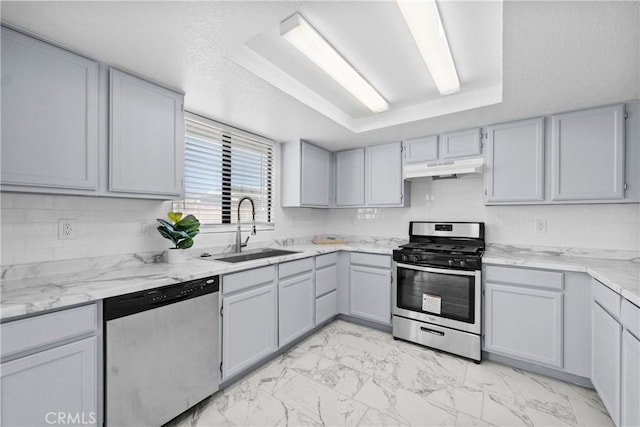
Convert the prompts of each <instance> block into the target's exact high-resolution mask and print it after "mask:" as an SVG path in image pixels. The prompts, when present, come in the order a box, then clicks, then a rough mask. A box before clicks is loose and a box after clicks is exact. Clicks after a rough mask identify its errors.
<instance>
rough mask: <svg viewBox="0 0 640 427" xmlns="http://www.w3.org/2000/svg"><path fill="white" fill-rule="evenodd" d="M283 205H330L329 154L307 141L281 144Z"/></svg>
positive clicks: (321, 206) (319, 206)
mask: <svg viewBox="0 0 640 427" xmlns="http://www.w3.org/2000/svg"><path fill="white" fill-rule="evenodd" d="M280 150H281V157H280V170H281V176H280V189H281V196H280V201H281V205H282V207H316V208H327V207H329V198H330V191H329V189H330V183H331V171H332V169H331V168H332V165H331V153H330V152H329V151H327V150H325V149H322V148H320V147H316V146H315V145H311V144H309V143H308V142H306V141H302V140H295V141H290V142H286V143H283V144H281V145H280Z"/></svg>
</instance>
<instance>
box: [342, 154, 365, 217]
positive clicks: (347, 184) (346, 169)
mask: <svg viewBox="0 0 640 427" xmlns="http://www.w3.org/2000/svg"><path fill="white" fill-rule="evenodd" d="M364 151H365V149H364V148H355V149H353V150H345V151H338V152H337V153H335V162H336V180H335V195H336V196H335V197H336V206H338V207H352V206H363V205H364V187H365V183H364V182H365V179H364V178H365V177H364V170H365V167H364V157H365V156H364Z"/></svg>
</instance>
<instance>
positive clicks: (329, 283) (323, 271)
mask: <svg viewBox="0 0 640 427" xmlns="http://www.w3.org/2000/svg"><path fill="white" fill-rule="evenodd" d="M337 287H338V269H337V267H336V265H335V264H333V265H330V266H329V267H324V268H319V269H316V296H317V297H319V296H320V295H324V294H326V293H328V292H331V291H333V290H335V289H336V288H337Z"/></svg>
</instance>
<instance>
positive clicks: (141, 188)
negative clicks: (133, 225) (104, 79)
mask: <svg viewBox="0 0 640 427" xmlns="http://www.w3.org/2000/svg"><path fill="white" fill-rule="evenodd" d="M109 95H110V98H109V108H110V123H109V125H110V127H109V137H110V150H109V154H110V157H109V190H110V191H112V192H124V193H136V194H141V195H144V194H149V195H165V196H168V197H169V198H172V197H175V198H178V197H181V196H182V194H183V176H182V175H183V169H184V112H183V95H181V94H179V93H176V92H173V91H170V90H168V89H165V88H162V87H160V86H157V85H155V84H153V83H150V82H148V81H145V80H142V79H140V78H137V77H134V76H131V75H129V74H125V73H123V72H121V71H118V70H115V69H111V70H110V92H109Z"/></svg>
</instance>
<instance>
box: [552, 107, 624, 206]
mask: <svg viewBox="0 0 640 427" xmlns="http://www.w3.org/2000/svg"><path fill="white" fill-rule="evenodd" d="M624 116H625V111H624V105H613V106H608V107H602V108H595V109H591V110H584V111H577V112H573V113H567V114H558V115H555V116H552V118H551V123H552V124H551V126H552V130H551V159H552V160H551V168H552V169H551V199H552V200H554V201H555V200H558V201H563V200H594V199H597V200H610V199H611V200H613V199H622V198H624V185H625V183H624V177H625V175H624V144H625V132H624V131H625V123H624V122H625V117H624Z"/></svg>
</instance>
